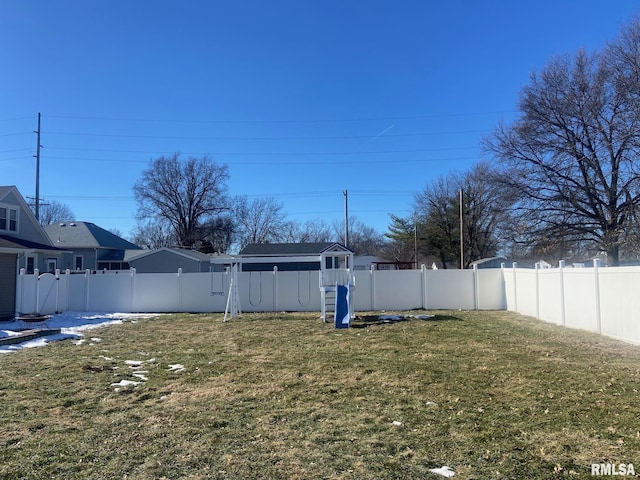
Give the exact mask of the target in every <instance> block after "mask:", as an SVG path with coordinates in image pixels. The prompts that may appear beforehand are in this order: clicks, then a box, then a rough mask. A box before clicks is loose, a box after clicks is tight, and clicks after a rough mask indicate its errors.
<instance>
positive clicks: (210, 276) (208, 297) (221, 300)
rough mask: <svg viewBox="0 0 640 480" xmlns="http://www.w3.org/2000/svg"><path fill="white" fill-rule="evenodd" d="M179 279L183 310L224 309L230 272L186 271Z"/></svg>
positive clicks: (212, 310) (217, 310) (218, 310)
mask: <svg viewBox="0 0 640 480" xmlns="http://www.w3.org/2000/svg"><path fill="white" fill-rule="evenodd" d="M136 277H139V275H137V276H136ZM179 281H180V295H181V300H180V304H181V306H182V310H183V311H186V312H223V311H224V307H225V305H226V301H227V295H228V292H229V274H227V273H225V272H211V273H184V274H182V275H181V276H180V279H179Z"/></svg>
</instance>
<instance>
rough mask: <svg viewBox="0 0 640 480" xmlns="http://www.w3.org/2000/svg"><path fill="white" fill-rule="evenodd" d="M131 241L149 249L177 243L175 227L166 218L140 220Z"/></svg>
mask: <svg viewBox="0 0 640 480" xmlns="http://www.w3.org/2000/svg"><path fill="white" fill-rule="evenodd" d="M131 241H132V242H133V243H135V244H136V245H138V246H140V247H142V248H146V249H149V250H153V249H156V248H162V247H172V246H175V245H177V241H176V237H175V233H174V231H173V228H172V227H171V224H170V223H169V222H168V221H167V220H165V219H151V220H142V221H138V223H137V224H136V227H135V229H134V231H133V236H132V239H131Z"/></svg>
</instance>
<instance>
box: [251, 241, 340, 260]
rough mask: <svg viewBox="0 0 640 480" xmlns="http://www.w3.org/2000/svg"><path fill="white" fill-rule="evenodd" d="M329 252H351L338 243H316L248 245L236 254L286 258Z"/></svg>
mask: <svg viewBox="0 0 640 480" xmlns="http://www.w3.org/2000/svg"><path fill="white" fill-rule="evenodd" d="M329 250H341V251H343V252H351V250H350V249H349V248H347V247H345V246H344V245H342V244H341V243H338V242H318V243H250V244H249V245H247V246H246V247H244V248H243V249H242V250H240V253H239V254H238V255H239V256H241V257H245V256H254V257H255V256H276V257H278V256H280V257H281V256H288V255H292V256H293V255H296V256H299V255H320V254H321V253H324V252H327V251H329Z"/></svg>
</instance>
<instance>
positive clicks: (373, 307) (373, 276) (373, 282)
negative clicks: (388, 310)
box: [369, 265, 376, 312]
mask: <svg viewBox="0 0 640 480" xmlns="http://www.w3.org/2000/svg"><path fill="white" fill-rule="evenodd" d="M375 271H376V270H375V267H374V266H373V265H371V269H370V270H369V273H370V274H371V310H372V311H374V312H375V310H376V274H375Z"/></svg>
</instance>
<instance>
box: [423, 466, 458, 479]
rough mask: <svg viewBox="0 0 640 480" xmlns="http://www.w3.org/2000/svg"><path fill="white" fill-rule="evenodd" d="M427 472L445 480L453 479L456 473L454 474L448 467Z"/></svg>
mask: <svg viewBox="0 0 640 480" xmlns="http://www.w3.org/2000/svg"><path fill="white" fill-rule="evenodd" d="M429 471H430V472H432V473H437V474H438V475H442V476H443V477H447V478H449V477H453V476H454V475H455V474H456V472H454V471H453V470H452V469H451V468H450V467H447V466H446V465H445V466H444V467H440V468H432V469H430V470H429Z"/></svg>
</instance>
